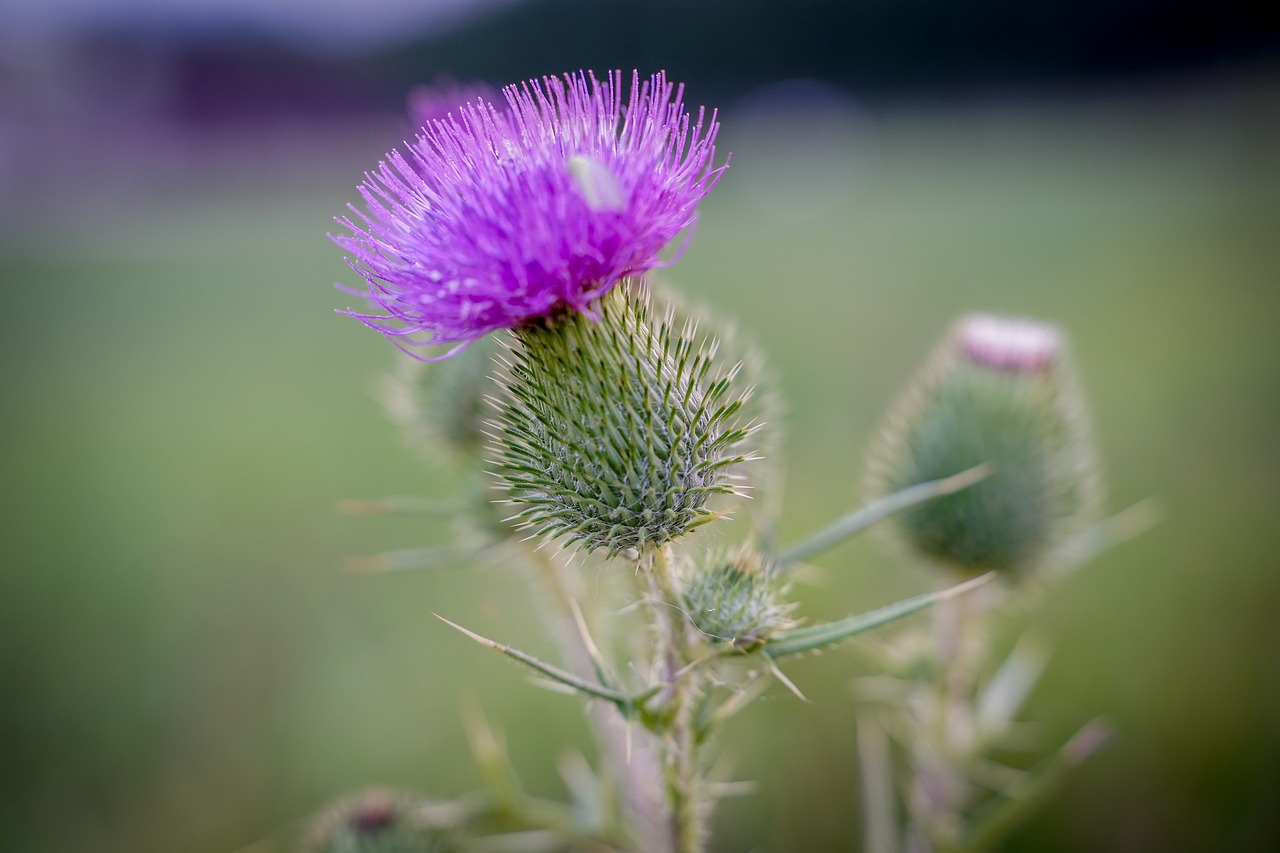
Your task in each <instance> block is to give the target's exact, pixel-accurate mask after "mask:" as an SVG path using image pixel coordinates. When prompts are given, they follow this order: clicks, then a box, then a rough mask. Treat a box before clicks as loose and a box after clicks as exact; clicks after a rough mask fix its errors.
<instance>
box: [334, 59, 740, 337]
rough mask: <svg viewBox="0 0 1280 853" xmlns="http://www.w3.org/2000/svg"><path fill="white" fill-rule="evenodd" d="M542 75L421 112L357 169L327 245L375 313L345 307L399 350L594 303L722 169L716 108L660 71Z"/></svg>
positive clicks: (652, 254)
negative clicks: (353, 189)
mask: <svg viewBox="0 0 1280 853" xmlns="http://www.w3.org/2000/svg"><path fill="white" fill-rule="evenodd" d="M622 90H623V81H622V75H621V74H620V73H619V72H614V73H611V74H610V75H609V76H608V77H607V78H606V79H605V80H604V81H600V80H597V79H596V77H595V76H594V75H593V74H591V73H590V72H587V73H578V74H566V75H564V77H563V78H557V77H544V78H542V79H541V80H531V81H529V82H527V83H524V84H521V85H518V86H509V87H507V88H506V89H505V90H504V95H505V96H506V102H507V103H506V107H505V108H499V107H498V106H495V105H494V104H492V103H490V102H488V101H485V100H483V99H478V100H475V101H473V102H471V103H468V104H465V105H463V106H461V107H458V108H457V109H456V110H454V111H453V112H452V113H451V114H450V115H449V116H448V117H446V118H443V119H435V120H432V121H429V122H427V124H426V126H425V127H424V128H423V131H422V134H421V135H420V136H419V137H418V138H417V140H416V141H415V142H414V143H413V144H411V145H410V146H408V148H407V151H406V152H405V153H401V152H400V151H392V152H391V153H390V154H388V155H387V159H386V160H385V161H384V162H383V163H381V164H380V166H379V168H378V169H377V170H376V171H375V172H372V173H369V174H367V175H366V179H365V182H364V184H363V185H362V186H361V187H360V194H361V196H362V197H363V199H364V201H365V205H366V211H364V212H361V211H360V210H357V209H356V208H354V207H353V208H352V211H353V213H354V214H355V218H354V219H352V218H348V217H342V218H340V219H338V222H339V223H340V224H342V225H343V226H345V227H346V228H347V229H348V230H349V231H350V232H351V233H350V234H349V235H340V236H333V238H332V239H333V240H334V241H335V242H336V243H338V245H340V246H342V247H343V248H344V249H346V250H347V251H348V252H350V253H351V257H350V258H349V259H348V263H349V264H350V266H351V267H352V268H353V269H354V270H356V271H357V272H358V273H360V275H361V276H362V277H363V278H364V279H365V282H366V283H367V285H368V290H367V293H363V294H359V295H363V296H366V297H367V298H368V300H369V301H370V302H371V303H372V305H373V306H374V308H375V309H377V310H375V311H374V312H372V313H363V312H357V311H347V312H344V313H348V314H350V315H351V316H354V317H357V318H359V319H360V320H362V321H363V322H364V323H365V324H367V325H369V326H371V327H372V328H374V329H377V330H378V331H380V332H382V333H383V334H384V335H386V336H387V337H388V338H389V339H390V340H392V341H393V342H394V343H396V344H397V345H398V346H400V347H401V348H402V349H406V351H411V348H413V347H420V346H424V345H431V344H455V346H454V347H453V348H452V349H451V350H450V351H449V352H448V353H446V354H445V356H442V357H447V356H448V355H452V354H453V353H455V352H457V351H458V350H460V349H462V348H463V347H465V346H466V345H467V344H468V343H470V342H471V341H474V340H476V339H477V338H479V337H482V336H483V335H485V334H488V333H489V332H492V331H494V330H496V329H502V328H518V327H520V326H522V325H524V324H526V323H528V322H530V321H532V320H536V319H538V318H545V317H549V316H551V315H553V314H556V313H558V312H563V311H565V310H569V311H574V312H581V313H585V314H587V315H588V316H594V315H593V313H592V311H591V308H590V306H591V303H592V302H593V301H594V300H596V299H598V298H599V297H600V296H602V295H603V294H605V293H607V292H608V291H609V290H610V289H612V288H613V287H614V286H616V285H617V284H618V282H620V281H621V280H622V279H623V278H625V277H627V276H634V275H637V274H640V273H643V272H645V271H647V270H650V269H653V268H655V267H657V266H659V265H660V264H661V262H660V259H659V253H660V252H661V251H662V249H663V248H664V247H665V246H666V245H667V244H668V243H670V242H671V241H672V239H673V238H674V237H675V236H676V235H677V234H679V233H680V232H681V231H682V230H684V229H685V228H687V227H689V226H690V225H692V224H693V222H694V220H695V214H694V208H695V207H696V205H697V203H698V202H699V201H700V200H701V199H702V197H703V196H705V195H706V194H707V192H708V191H709V190H710V189H711V187H712V186H713V185H714V184H715V182H716V180H717V179H718V178H719V176H720V174H721V173H722V172H723V170H724V168H725V167H724V166H720V167H714V166H713V160H714V155H715V145H714V142H715V136H716V132H717V130H718V124H717V122H716V120H715V115H714V114H712V115H711V117H710V118H709V119H707V118H706V117H705V116H704V113H703V112H702V111H701V110H699V111H698V113H697V116H696V118H692V117H691V116H690V114H689V113H688V112H687V111H686V110H685V108H684V104H683V87H681V86H676V85H674V84H672V83H669V82H668V81H667V79H666V77H665V75H664V74H661V73H659V74H656V75H654V76H653V77H651V78H649V79H648V80H647V81H644V82H641V80H640V78H639V75H638V74H633V75H632V80H631V88H630V94H629V96H628V97H627V98H626V99H625V100H624V98H623V91H622Z"/></svg>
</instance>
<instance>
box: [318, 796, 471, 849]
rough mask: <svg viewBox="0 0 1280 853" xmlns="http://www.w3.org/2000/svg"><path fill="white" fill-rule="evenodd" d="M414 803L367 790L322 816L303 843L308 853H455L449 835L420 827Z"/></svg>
mask: <svg viewBox="0 0 1280 853" xmlns="http://www.w3.org/2000/svg"><path fill="white" fill-rule="evenodd" d="M417 823H418V822H415V820H414V819H413V814H412V806H411V804H410V803H409V802H408V801H407V800H406V799H405V798H404V797H402V796H400V795H398V794H395V793H393V792H391V791H381V790H375V791H366V792H364V793H362V794H356V795H355V796H352V797H349V798H347V799H344V800H342V801H340V802H338V803H337V804H336V805H334V806H332V807H331V808H330V809H329V811H328V812H326V813H325V814H323V815H321V816H320V818H318V819H317V820H316V822H315V824H314V825H313V826H312V827H311V829H310V831H309V832H308V834H307V837H306V839H305V840H304V842H303V845H302V848H301V849H302V850H304V851H305V853H454V851H457V850H460V849H461V848H459V847H458V845H457V844H456V843H455V842H454V841H453V840H451V838H450V835H449V833H447V832H445V831H442V830H439V829H433V828H430V827H425V826H420V825H417Z"/></svg>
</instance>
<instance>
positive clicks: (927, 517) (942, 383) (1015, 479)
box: [873, 354, 1099, 571]
mask: <svg viewBox="0 0 1280 853" xmlns="http://www.w3.org/2000/svg"><path fill="white" fill-rule="evenodd" d="M1062 360H1063V358H1059V359H1058V361H1059V362H1061V361H1062ZM1066 370H1067V368H1066V366H1065V365H1063V364H1061V363H1057V364H1055V365H1053V366H1052V367H1050V368H1048V369H1045V370H1037V371H1029V372H1019V371H1014V370H1003V369H997V368H992V367H988V366H985V365H982V364H977V363H974V362H972V361H969V360H966V359H964V358H963V357H953V356H952V355H950V354H944V356H943V357H942V358H940V359H939V361H938V363H937V364H936V365H935V367H934V369H933V370H932V371H931V372H929V373H927V374H926V377H925V378H924V379H923V380H922V381H921V382H920V384H919V385H918V386H917V388H916V389H915V390H914V392H913V394H912V395H911V397H910V399H909V401H908V402H907V403H906V404H905V405H904V406H903V408H902V410H901V411H900V412H899V414H898V416H897V418H896V419H894V421H892V422H891V424H890V426H889V427H888V428H887V429H886V430H885V438H884V440H883V441H882V446H881V448H880V449H879V452H878V454H877V456H878V459H877V461H876V465H877V466H878V470H877V471H876V472H875V473H874V475H873V479H874V480H876V481H877V483H876V486H875V489H876V491H878V492H880V493H889V492H893V491H896V490H898V489H902V488H906V487H908V486H911V485H914V484H916V483H921V482H925V481H928V480H936V479H939V478H942V477H946V476H949V475H951V474H955V473H956V472H958V471H963V470H965V469H967V468H971V467H973V466H975V465H979V464H981V463H983V462H990V463H992V464H993V466H994V473H993V474H992V475H991V476H990V477H989V478H987V479H985V480H983V481H982V482H980V483H977V484H976V485H973V486H970V487H969V488H967V489H964V490H962V491H960V492H957V493H956V494H953V495H948V496H946V497H942V498H938V499H937V500H934V501H930V502H929V503H926V504H924V505H922V506H920V507H918V508H916V509H914V510H912V511H910V512H908V513H904V514H903V515H902V516H901V517H900V519H899V522H898V526H899V529H900V530H901V531H902V532H903V533H904V534H905V538H906V539H907V541H908V542H909V543H910V544H911V545H912V546H913V547H915V548H916V549H917V550H919V551H920V552H922V553H923V554H925V555H927V556H929V557H932V558H934V559H937V560H939V561H941V562H944V563H947V564H950V565H952V566H956V567H958V568H961V569H964V570H966V571H986V570H989V569H999V570H1025V569H1029V568H1031V567H1033V566H1035V565H1038V564H1041V563H1043V562H1045V561H1046V560H1049V559H1051V558H1052V557H1053V556H1054V555H1055V552H1056V551H1057V549H1058V548H1059V547H1060V546H1062V545H1063V544H1064V543H1065V542H1066V540H1067V539H1069V538H1070V536H1071V535H1072V534H1074V533H1077V532H1080V531H1081V530H1082V529H1083V528H1084V527H1085V526H1086V525H1087V524H1089V523H1092V521H1094V520H1095V515H1096V508H1097V498H1098V491H1099V489H1098V483H1099V481H1098V477H1097V473H1096V466H1095V464H1094V461H1093V453H1092V447H1091V444H1090V442H1089V437H1088V430H1087V427H1086V424H1085V419H1084V416H1083V412H1082V404H1081V402H1080V400H1079V399H1078V395H1077V394H1076V392H1075V388H1074V386H1073V381H1072V379H1071V377H1070V375H1069V374H1068V373H1067V372H1066Z"/></svg>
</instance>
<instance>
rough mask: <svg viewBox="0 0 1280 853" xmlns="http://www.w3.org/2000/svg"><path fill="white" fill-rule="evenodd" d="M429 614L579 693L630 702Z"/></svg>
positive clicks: (605, 688) (615, 693)
mask: <svg viewBox="0 0 1280 853" xmlns="http://www.w3.org/2000/svg"><path fill="white" fill-rule="evenodd" d="M431 615H433V616H435V617H436V618H437V619H439V620H440V621H441V622H443V623H445V624H446V625H448V626H449V627H451V628H456V629H457V630H458V631H461V632H462V633H463V634H466V635H467V636H468V637H470V638H471V639H473V640H475V641H476V642H477V643H479V644H480V645H482V646H486V647H488V648H491V649H493V650H494V651H496V652H501V653H502V654H504V655H506V656H507V657H509V658H511V659H512V660H515V661H518V662H519V663H522V664H524V665H525V666H527V667H529V668H530V669H532V670H535V671H536V672H538V673H540V674H542V675H544V676H546V677H547V678H549V679H551V680H552V681H555V682H559V683H560V684H563V685H565V686H566V687H571V688H573V689H574V690H577V691H578V692H579V693H585V694H586V695H588V696H594V697H595V698H597V699H605V700H607V701H609V702H612V703H613V704H615V705H617V706H619V707H625V706H626V705H628V704H630V702H629V699H628V697H627V696H626V694H624V693H620V692H619V691H617V690H612V689H610V688H608V687H602V686H600V685H598V684H592V683H591V682H589V681H587V680H586V679H583V678H579V677H578V676H576V675H574V674H573V673H571V672H566V671H565V670H563V669H560V668H559V667H557V666H552V665H551V664H549V663H546V662H545V661H540V660H538V659H537V658H535V657H534V656H533V655H530V654H526V653H525V652H522V651H520V650H519V649H513V648H512V647H511V646H505V645H503V644H502V643H497V642H494V641H493V640H490V639H489V638H488V637H482V636H480V635H479V634H477V633H476V632H475V631H469V630H467V629H466V628H463V627H462V626H461V625H459V624H458V623H456V622H450V621H449V620H448V619H446V618H444V617H443V616H441V615H440V614H439V613H433V614H431Z"/></svg>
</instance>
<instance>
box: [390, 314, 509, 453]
mask: <svg viewBox="0 0 1280 853" xmlns="http://www.w3.org/2000/svg"><path fill="white" fill-rule="evenodd" d="M497 349H498V346H497V343H496V342H495V341H494V340H493V339H491V338H482V339H480V340H479V341H476V342H475V343H474V344H472V345H471V346H470V347H468V348H467V349H466V350H464V351H462V352H461V353H459V354H458V355H456V356H454V357H453V358H451V359H448V360H446V361H443V362H440V363H428V362H423V361H420V360H418V359H415V358H412V357H410V356H407V355H406V356H403V357H402V358H401V359H400V361H399V364H398V365H397V367H396V370H395V372H394V373H393V374H392V375H390V376H389V377H387V379H386V381H385V382H384V383H383V385H382V388H381V389H380V390H381V394H380V396H381V399H382V404H383V406H384V407H385V408H386V410H387V413H388V414H389V415H390V416H391V419H392V420H394V421H395V422H396V423H397V424H398V425H399V426H400V427H401V428H402V429H403V430H404V434H405V438H406V440H407V441H408V442H409V443H410V444H412V445H413V446H414V447H416V448H418V449H420V450H422V451H423V452H424V453H426V454H427V455H429V456H431V457H433V458H444V459H447V460H449V461H451V462H455V463H458V464H461V465H467V464H469V463H475V462H477V461H478V460H479V458H480V455H481V451H482V450H483V449H484V441H485V439H484V432H483V425H484V421H485V418H486V417H487V415H488V412H487V410H486V408H485V405H484V395H485V392H486V388H487V384H488V377H489V373H490V372H491V371H492V369H493V356H494V353H495V352H496V351H497Z"/></svg>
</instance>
